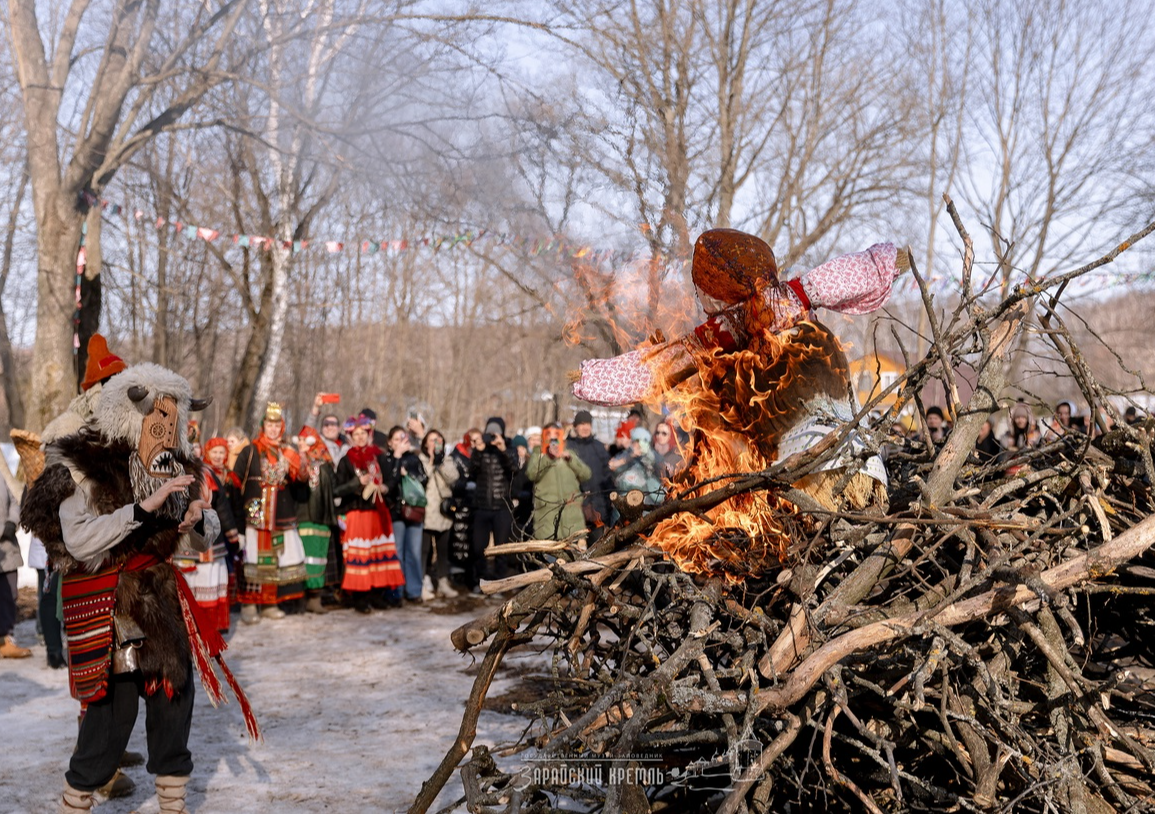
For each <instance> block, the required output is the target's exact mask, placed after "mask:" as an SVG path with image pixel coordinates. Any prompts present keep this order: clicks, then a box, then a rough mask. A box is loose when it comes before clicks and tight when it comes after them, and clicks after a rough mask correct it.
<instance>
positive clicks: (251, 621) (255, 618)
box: [241, 605, 261, 625]
mask: <svg viewBox="0 0 1155 814" xmlns="http://www.w3.org/2000/svg"><path fill="white" fill-rule="evenodd" d="M241 621H242V622H244V623H245V624H246V625H255V624H259V623H260V621H261V615H260V614H259V613H257V606H256V605H241Z"/></svg>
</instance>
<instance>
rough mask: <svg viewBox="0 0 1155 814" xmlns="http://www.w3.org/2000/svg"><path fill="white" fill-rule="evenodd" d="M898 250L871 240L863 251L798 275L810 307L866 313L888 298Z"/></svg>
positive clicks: (883, 303) (850, 312)
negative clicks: (871, 244) (800, 275)
mask: <svg viewBox="0 0 1155 814" xmlns="http://www.w3.org/2000/svg"><path fill="white" fill-rule="evenodd" d="M897 260H898V249H897V248H896V247H895V245H894V244H893V243H875V244H874V245H873V246H871V247H870V248H869V249H867V250H866V251H864V252H855V253H854V254H844V255H842V256H841V257H835V258H834V259H833V260H829V261H827V262H825V263H823V264H822V265H821V266H819V267H818V268H816V269H811V270H810V271H808V272H806V273H805V274H803V275H802V279H801V283H802V288H803V289H804V290H805V292H806V296H807V297H808V298H809V299H810V305H811V306H812V307H815V308H817V307H819V306H821V307H822V308H829V309H830V310H831V311H838V312H840V313H843V314H869V313H870V312H871V311H875V310H877V309H879V308H881V307H882V306H884V305H886V301H887V300H888V299H890V288H891V286H892V285H893V284H894V278H895V277H896V276H897V275H898V268H897Z"/></svg>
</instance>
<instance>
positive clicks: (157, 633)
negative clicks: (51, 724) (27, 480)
mask: <svg viewBox="0 0 1155 814" xmlns="http://www.w3.org/2000/svg"><path fill="white" fill-rule="evenodd" d="M205 406H207V401H203V400H199V399H193V398H192V393H191V391H190V388H189V385H188V382H187V381H185V380H184V379H183V378H181V377H180V376H178V375H176V374H175V373H173V372H172V371H169V370H166V369H164V368H162V367H159V366H157V365H152V364H142V365H137V366H135V367H131V368H128V369H126V370H124V371H123V372H121V373H119V374H118V375H116V376H114V377H113V378H111V379H109V380H108V381H107V382H106V383H105V384H104V389H103V392H102V393H101V397H100V399H99V401H98V402H97V403H96V405H95V411H94V412H93V414H92V415H91V416H90V417H89V418H88V420H87V421H85V422H84V424H83V425H82V426H81V427H80V428H79V429H77V430H76V431H75V432H72V433H69V434H67V435H64V436H60V437H57V438H56V439H55V440H54V441H52V442H51V443H49V444H47V446H46V449H45V469H44V471H43V473H42V474H41V475H40V477H39V478H37V479H36V481H35V483H33V485H32V487H31V488H30V490H29V492H28V494H27V495H26V498H25V501H24V504H23V507H22V510H21V523H22V525H24V527H25V528H27V529H29V530H30V531H31V532H32V533H33V534H35V535H36V536H38V537H39V538H40V539H41V540H43V541H44V544H45V547H46V548H47V549H48V550H49V553H50V555H51V557H52V560H53V562H54V564H55V567H56V568H57V569H58V570H60V571H61V572H62V574H63V585H62V594H63V601H64V627H65V634H66V636H67V637H68V642H69V653H70V656H71V658H70V664H69V673H70V680H71V682H72V685H73V691H74V694H75V695H76V696H77V698H79V699H80V701H81V703H82V704H83V705H85V707H86V711H85V714H84V718H83V720H82V721H81V724H80V733H79V735H78V737H77V744H76V751H75V752H74V753H73V756H72V760H71V763H70V766H69V770H68V772H67V774H66V775H65V781H66V783H65V790H64V796H63V799H62V802H61V810H62V811H66V812H67V811H88V810H90V809H91V808H92V801H93V797H92V794H93V791H94V790H96V789H98V788H100V787H101V786H102V785H104V784H105V783H107V782H108V780H109V778H111V777H112V776H113V774H114V773H115V771H116V768H117V764H118V762H119V760H120V757H121V754H122V753H123V751H124V747H125V745H126V744H127V743H128V739H129V736H130V735H131V733H132V729H133V725H134V724H135V722H136V715H137V708H138V706H139V698H140V697H144V699H145V715H146V719H147V739H148V753H149V760H148V767H147V768H148V770H149V771H150V772H151V773H153V774H155V775H156V776H157V777H156V787H157V795H158V798H159V800H160V810H161V811H162V812H183V811H185V807H184V797H185V785H186V784H187V782H188V776H189V774H190V772H191V771H192V758H191V755H190V753H189V750H188V735H189V727H190V724H191V722H192V705H193V696H194V689H193V682H192V661H193V660H195V661H196V664H197V668H198V670H199V671H200V673H201V679H202V681H203V683H204V685H205V688H206V690H207V691H208V693H209V696H210V699H211V700H212V701H213V702H214V703H216V702H217V701H219V700H221V699H222V698H223V693H222V688H221V685H220V681H219V679H218V678H217V676H216V673H215V671H214V669H213V666H212V664H211V663H210V661H209V659H210V658H215V659H216V661H217V663H218V665H219V666H220V667H221V668H222V671H223V672H224V674H225V678H226V679H227V680H228V681H229V684H230V685H231V686H232V688H233V691H234V694H236V696H237V698H238V700H239V701H240V703H241V708H242V711H243V712H244V714H245V719H246V723H247V724H248V725H249V728H250V732H251V733H252V734H253V735H254V737H256V736H257V735H258V732H257V729H256V721H255V720H254V719H253V718H252V711H251V710H250V709H249V706H248V701H247V699H245V697H244V694H243V693H242V692H241V691H240V688H239V687H238V686H237V685H236V682H235V680H234V679H233V677H232V675H231V674H230V673H229V672H228V669H227V667H225V666H224V662H223V661H222V660H221V658H220V652H221V651H222V650H223V649H224V646H225V645H224V641H223V640H222V639H221V638H220V636H219V634H218V633H217V631H216V630H215V628H214V627H213V625H212V623H211V621H208V620H203V619H202V618H201V616H200V610H199V608H198V606H197V604H196V601H195V600H194V598H193V597H192V594H191V592H190V591H189V590H188V586H187V584H186V583H185V581H184V580H183V579H182V578H181V577H179V576H178V575H177V573H176V571H175V569H174V568H173V566H172V563H171V558H172V555H173V553H174V552H176V550H177V549H178V548H179V547H181V546H182V544H183V545H187V546H189V547H191V548H193V549H199V550H204V549H206V548H207V546H208V544H209V542H210V541H212V540H214V539H216V537H217V535H218V534H219V531H220V528H219V521H218V519H217V517H216V514H215V513H214V512H213V511H212V510H211V509H209V508H208V504H207V503H206V502H205V501H204V500H203V499H202V496H201V487H202V484H203V477H202V474H201V464H200V462H199V461H198V460H196V459H195V458H193V457H192V455H191V449H190V447H189V442H188V435H187V429H188V421H189V413H190V411H192V410H201V409H204V407H205ZM190 655H191V656H192V657H193V658H192V659H190Z"/></svg>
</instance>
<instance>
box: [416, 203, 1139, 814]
mask: <svg viewBox="0 0 1155 814" xmlns="http://www.w3.org/2000/svg"><path fill="white" fill-rule="evenodd" d="M948 203H949V201H948ZM950 211H951V214H952V217H954V219H955V222H956V225H957V226H958V227H959V229H960V234H961V235H962V236H963V238H964V242H965V244H966V247H967V252H966V254H965V256H964V269H963V274H962V275H961V278H962V279H963V281H964V289H963V292H962V299H961V302H960V304H959V307H958V308H957V309H956V310H955V311H954V313H953V316H952V317H951V319H950V321H949V323H948V324H944V325H940V324H939V323H938V321H937V320H933V319H932V322H931V325H932V330H933V335H934V343H933V345H932V347H931V349H930V351H929V353H928V355H927V357H926V358H925V359H923V360H918V361H915V362H913V363H912V364H910V366H909V368H908V370H907V372H906V374H905V376H903V377H902V378H901V379H900V380H899V381H898V382H896V383H895V385H894V386H893V387H892V388H891V390H892V391H897V392H898V406H897V407H896V408H895V411H897V409H899V408H900V407H901V406H902V405H903V404H907V403H910V402H911V401H914V400H915V399H916V395H917V393H918V392H919V391H920V390H921V389H922V387H923V386H924V385H925V384H926V382H927V380H928V379H929V378H931V377H937V378H940V379H942V380H943V382H944V385H946V388H945V389H946V392H948V393H950V394H952V398H955V399H956V403H955V404H952V405H951V408H952V413H953V414H954V415H955V424H954V428H953V431H952V433H951V435H950V436H949V437H948V439H947V441H946V442H945V443H944V444H942V446H941V447H938V448H936V447H934V446H933V445H930V444H927V443H924V442H920V441H912V440H903V441H902V442H900V443H894V444H890V445H889V446H888V447H887V452H888V455H887V467H888V470H889V475H890V490H889V491H890V494H889V497H890V506H889V509H888V510H887V512H886V513H885V514H869V513H852V512H838V511H830V510H827V509H824V508H822V507H821V506H818V505H815V504H814V502H813V501H808V500H807V499H806V495H805V494H802V493H799V492H797V491H796V490H794V489H793V488H792V484H794V483H796V482H798V480H799V479H800V478H802V477H803V476H804V475H806V474H807V473H809V472H811V471H814V469H815V468H816V467H817V466H819V465H821V464H822V463H823V462H824V461H825V460H828V459H829V458H830V456H831V455H832V454H833V451H834V449H835V447H836V446H837V444H838V442H839V440H840V439H839V437H838V436H839V435H840V433H836V434H834V435H832V436H830V437H828V438H827V439H826V440H825V441H824V442H823V443H822V444H820V445H818V446H817V447H815V448H813V449H811V450H809V451H808V452H807V453H804V454H802V455H798V456H795V457H793V458H791V459H787V460H785V461H781V462H778V463H775V464H774V466H773V467H771V468H770V469H768V470H767V471H765V472H759V473H748V474H745V475H741V474H740V473H736V475H735V477H734V478H730V479H727V480H726V481H725V482H718V483H713V484H709V485H706V486H705V487H703V488H699V489H698V490H697V491H696V492H694V493H692V494H687V495H683V496H679V497H677V498H676V499H671V500H668V501H667V502H666V503H665V504H663V505H661V506H659V507H657V508H656V509H654V510H653V511H650V512H648V513H646V514H643V515H642V516H641V517H639V518H637V519H635V520H633V521H632V522H629V523H628V524H625V525H623V526H621V527H619V528H615V529H612V530H610V531H609V532H608V533H607V534H605V536H603V538H602V539H601V540H599V541H598V542H597V543H596V544H594V545H591V546H589V548H588V550H584V549H582V548H580V547H579V546H577V545H576V544H574V543H573V542H572V541H571V542H570V543H569V544H567V545H565V546H564V547H559V546H557V545H556V544H554V546H553V547H551V548H549V549H548V550H547V549H545V548H541V549H540V550H538V551H534V550H533V548H534V547H533V546H531V547H529V548H528V549H527V550H528V551H529V553H528V554H525V555H524V556H526V557H529V558H535V557H536V558H537V559H534V560H532V561H533V562H534V563H535V565H534V566H532V567H531V568H530V569H529V570H528V571H527V573H525V574H521V575H518V576H517V577H513V578H511V579H510V580H508V581H506V582H504V583H502V584H500V585H496V586H492V587H493V588H495V589H497V590H516V591H517V592H516V593H515V594H514V596H513V597H512V598H511V599H509V600H508V601H506V602H505V603H504V605H503V606H502V607H501V608H500V609H498V610H496V611H494V612H492V613H490V614H489V615H487V616H484V617H481V618H479V619H476V620H474V621H472V622H470V623H469V624H467V625H465V626H463V627H462V628H460V629H459V630H457V631H455V633H454V635H453V643H454V645H455V646H457V647H458V648H459V649H461V650H463V651H465V650H468V649H470V648H472V647H477V646H480V645H482V644H484V643H485V642H487V641H488V642H489V644H488V650H487V652H486V655H485V657H484V659H483V661H482V663H481V667H480V670H479V674H478V678H477V680H476V683H475V686H474V690H473V693H472V694H471V697H470V698H469V700H468V702H467V705H466V711H465V715H464V718H463V721H462V725H461V730H460V732H459V733H458V738H457V741H456V742H455V743H454V745H453V746H452V747H451V748H450V750H449V751H448V753H447V754H446V756H445V759H444V760H443V761H442V763H441V765H440V767H439V768H438V770H437V772H436V773H435V774H434V775H433V777H431V778H430V780H429V781H427V782H426V784H425V785H424V786H423V788H422V790H421V794H420V795H419V796H418V798H417V800H416V801H415V803H414V804H413V806H412V808H411V809H410V811H411V812H424V811H427V810H429V809H430V807H431V805H432V803H433V800H434V799H435V798H436V797H437V795H438V794H439V793H440V792H441V790H442V789H443V788H444V786H445V784H446V782H447V781H448V780H449V778H450V777H451V776H452V774H453V772H454V771H456V770H457V769H458V767H459V766H460V769H461V775H462V780H463V786H464V789H465V797H464V798H463V799H462V800H459V801H457V802H456V803H455V804H454V805H453V806H450V808H449V809H446V810H452V809H453V808H454V807H455V806H459V805H461V804H464V805H466V806H467V808H468V810H469V811H471V812H507V813H508V814H515V812H552V811H558V810H565V811H574V810H577V811H606V812H618V811H626V812H631V813H632V812H650V811H659V810H665V811H678V812H693V811H711V812H713V811H717V812H725V814H736V813H737V812H778V811H787V810H793V811H799V810H822V811H862V810H867V811H873V812H880V811H907V810H910V811H917V810H923V811H955V810H965V811H1010V810H1014V811H1040V812H1041V811H1074V812H1092V814H1094V813H1096V812H1108V811H1148V810H1155V780H1152V777H1155V694H1153V692H1152V691H1153V689H1155V678H1153V677H1155V610H1153V609H1152V608H1153V607H1155V606H1153V603H1152V597H1153V596H1155V555H1153V554H1152V546H1153V545H1155V517H1152V508H1153V497H1152V492H1151V479H1152V475H1153V474H1155V466H1153V464H1152V451H1151V444H1152V439H1153V438H1155V420H1148V421H1147V422H1146V423H1144V424H1140V425H1136V426H1127V425H1125V424H1123V423H1122V422H1118V423H1117V428H1116V429H1113V430H1111V431H1110V432H1107V433H1105V434H1103V435H1101V436H1100V437H1098V438H1096V439H1094V440H1093V441H1092V440H1091V439H1090V438H1089V437H1087V436H1083V435H1081V434H1078V433H1072V434H1071V435H1069V436H1066V437H1064V438H1062V439H1060V440H1059V441H1056V442H1053V443H1050V444H1047V445H1045V446H1043V447H1039V448H1036V449H1033V450H1027V451H1024V452H1022V453H1020V454H1015V456H1014V457H1012V458H1011V459H1010V460H1005V461H999V462H997V463H991V462H986V463H984V462H981V461H979V460H978V459H977V458H976V457H975V455H974V449H975V440H976V438H977V436H978V433H979V429H980V427H981V426H982V424H983V423H984V422H985V421H986V420H987V418H988V416H989V415H990V414H991V413H992V412H994V411H996V410H997V409H999V407H1000V405H999V403H998V400H997V399H998V396H999V395H1000V394H1001V393H1002V392H1003V391H1004V389H1005V385H1006V384H1007V383H1006V382H1005V380H1004V376H1005V371H1006V370H1007V368H1008V364H1007V363H1008V360H1009V356H1010V353H1011V350H1012V348H1013V347H1014V346H1015V340H1016V337H1017V336H1018V334H1019V331H1020V330H1021V328H1022V326H1023V323H1024V321H1025V320H1027V319H1028V317H1029V316H1030V314H1031V313H1032V308H1033V307H1036V306H1037V309H1036V310H1037V311H1038V312H1039V313H1040V317H1039V318H1040V320H1041V321H1042V324H1043V325H1044V327H1045V328H1046V329H1047V330H1046V331H1045V333H1044V334H1043V335H1044V336H1045V337H1046V339H1047V341H1050V342H1051V343H1052V344H1053V345H1054V347H1055V348H1056V350H1057V351H1058V352H1059V355H1060V356H1061V358H1062V359H1063V361H1064V362H1065V363H1066V364H1067V366H1068V367H1069V369H1070V373H1071V375H1072V377H1073V379H1074V380H1075V381H1076V382H1078V383H1079V386H1080V387H1081V388H1082V390H1083V392H1084V395H1085V396H1086V398H1087V400H1088V402H1089V403H1090V404H1091V405H1092V406H1098V407H1100V408H1101V409H1103V410H1104V411H1106V412H1108V413H1110V412H1111V411H1112V409H1113V408H1111V407H1110V405H1109V403H1108V402H1107V400H1106V395H1107V392H1106V391H1105V389H1104V388H1103V387H1101V386H1100V385H1099V384H1098V383H1097V382H1096V379H1095V376H1094V372H1093V371H1092V370H1090V369H1089V367H1088V366H1087V365H1086V363H1085V361H1084V359H1083V357H1082V355H1081V353H1080V351H1079V348H1078V346H1077V344H1076V343H1075V341H1074V340H1073V339H1072V337H1071V334H1070V332H1068V331H1066V330H1065V329H1064V327H1063V326H1062V323H1061V320H1060V318H1059V314H1058V312H1057V309H1056V306H1057V304H1058V302H1059V297H1060V296H1061V294H1062V290H1063V289H1064V288H1065V286H1066V283H1067V282H1069V281H1070V280H1071V279H1074V277H1075V276H1077V275H1074V274H1068V275H1063V276H1062V277H1061V278H1058V279H1057V281H1056V282H1055V283H1054V284H1053V285H1052V286H1050V287H1048V284H1036V285H1032V286H1030V287H1029V288H1028V287H1021V288H1020V289H1017V290H1016V291H1015V292H1014V293H1013V294H1012V295H1011V296H1010V297H1009V298H1008V300H1007V301H1004V302H1003V303H1000V304H999V305H998V306H996V307H994V308H991V309H984V308H981V307H980V306H979V304H978V300H977V298H976V297H975V295H974V294H973V292H972V291H971V290H970V279H971V274H970V271H971V269H970V263H971V262H972V258H973V251H972V250H971V248H970V240H969V237H968V236H967V235H966V232H965V230H964V229H962V224H961V222H960V221H959V220H958V217H957V213H955V212H954V209H953V206H951V207H950ZM1153 228H1155V225H1153V226H1152V227H1148V228H1147V229H1145V230H1144V231H1143V232H1141V233H1139V234H1138V235H1136V236H1135V237H1133V238H1132V240H1130V241H1129V242H1128V243H1127V244H1124V245H1123V246H1122V247H1120V249H1117V250H1116V251H1115V252H1113V253H1112V254H1111V255H1109V256H1108V259H1107V260H1106V261H1096V262H1095V263H1092V264H1088V266H1086V267H1084V269H1083V271H1082V273H1086V272H1087V271H1089V270H1090V269H1092V268H1095V267H1097V266H1099V265H1102V263H1103V262H1109V260H1110V259H1114V256H1117V254H1118V253H1119V252H1120V251H1122V250H1123V249H1125V248H1126V247H1127V245H1130V244H1131V243H1134V242H1135V240H1137V239H1139V238H1141V237H1143V236H1145V235H1146V234H1148V233H1149V232H1150V231H1152V229H1153ZM915 274H916V275H917V270H916V271H915ZM920 282H921V278H920ZM924 291H925V288H924ZM1043 297H1047V299H1046V300H1042V299H1041V298H1043ZM927 307H928V308H931V302H930V298H929V295H928V296H927ZM932 313H933V310H932ZM964 360H965V361H968V362H969V363H970V364H971V365H972V366H973V367H974V368H975V369H976V370H977V371H978V382H977V387H976V389H975V393H974V395H973V396H972V397H971V398H970V399H969V401H968V403H966V404H960V403H957V396H956V395H955V394H957V389H956V388H955V387H954V379H953V378H952V374H951V372H950V371H951V370H952V369H954V368H955V367H956V366H957V365H958V364H959V363H960V362H962V361H964ZM882 395H886V394H885V393H884V394H882ZM879 398H881V396H880V397H879ZM876 401H877V400H876ZM872 407H873V404H870V405H866V406H865V407H864V408H863V411H862V413H861V414H860V415H859V420H861V418H862V416H863V415H865V414H866V412H867V411H868V410H869V409H871V408H872ZM893 418H894V413H893V412H892V413H890V414H888V415H887V416H886V417H885V419H884V421H883V425H882V427H881V429H880V432H881V433H883V434H885V430H886V426H887V423H888V422H889V421H891V420H893ZM878 443H882V442H881V440H880V441H879V442H878ZM1008 471H1012V472H1014V474H1013V475H1007V474H1006V472H1008ZM756 490H775V491H777V492H778V493H779V494H780V496H783V497H785V498H786V499H787V500H790V501H792V502H793V503H794V504H795V505H796V506H797V507H798V512H799V514H798V516H797V518H795V520H796V522H795V525H794V526H793V527H794V528H796V529H799V530H800V533H799V534H798V535H797V536H798V538H799V539H797V540H796V541H795V543H796V544H795V545H794V546H793V547H792V550H791V551H790V552H789V557H788V559H787V560H785V561H784V562H783V563H782V566H781V568H780V569H779V570H777V571H775V572H772V573H765V574H758V575H752V576H751V577H749V578H747V579H745V580H742V581H735V580H733V579H731V578H725V577H724V576H723V575H721V574H719V575H703V574H697V575H692V574H688V573H684V572H682V571H681V570H679V569H678V568H677V567H675V565H674V564H673V563H671V562H670V561H668V560H667V559H666V558H665V557H664V556H663V555H662V553H661V551H659V550H658V549H656V548H654V547H651V546H650V545H648V544H647V542H648V541H647V535H648V534H649V533H650V532H651V531H652V530H653V529H654V527H655V525H656V524H657V523H658V522H659V521H660V520H662V519H663V518H666V517H670V516H672V515H674V514H676V513H678V512H695V513H699V514H701V513H703V512H704V511H706V510H708V509H709V508H711V507H713V506H717V505H719V504H720V503H721V502H722V501H725V500H727V499H729V498H731V497H733V496H734V495H736V494H742V493H745V492H750V491H756ZM623 505H628V503H624V502H623ZM719 533H722V532H721V531H719ZM530 643H532V645H533V647H534V648H536V649H544V650H545V651H546V652H547V653H548V654H549V655H550V657H551V664H552V670H551V672H550V675H549V676H547V677H546V678H547V680H548V683H549V686H550V687H551V690H550V691H549V692H548V693H545V694H544V695H542V696H541V697H540V698H538V699H536V700H535V701H533V702H532V703H529V704H523V705H521V706H520V707H519V709H518V711H519V712H521V713H523V714H526V715H529V716H530V717H531V718H532V721H533V722H532V725H531V726H530V728H529V729H528V730H527V732H526V734H525V736H524V737H523V738H522V740H521V741H520V742H518V743H517V744H513V745H510V746H509V747H508V748H506V749H504V750H503V751H502V752H501V754H499V755H496V757H499V758H504V759H505V760H503V761H498V760H495V755H494V754H493V753H491V752H490V751H489V750H487V749H485V748H482V747H478V748H476V749H473V751H472V754H470V749H471V746H472V743H473V739H474V736H475V734H476V725H477V719H478V715H479V714H480V710H481V707H482V704H483V703H484V701H485V697H486V694H487V692H488V689H489V686H490V684H491V682H492V680H493V677H494V676H495V674H496V672H497V670H498V668H499V666H500V664H501V661H502V659H503V658H504V657H505V655H506V654H507V653H508V652H509V651H510V650H511V649H512V648H515V647H518V646H524V645H529V644H530ZM513 756H516V758H517V759H516V760H513V759H510V758H511V757H513ZM463 761H464V764H463V765H462V762H463ZM515 764H516V766H515ZM502 765H505V766H515V767H514V768H505V769H503V768H502Z"/></svg>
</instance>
